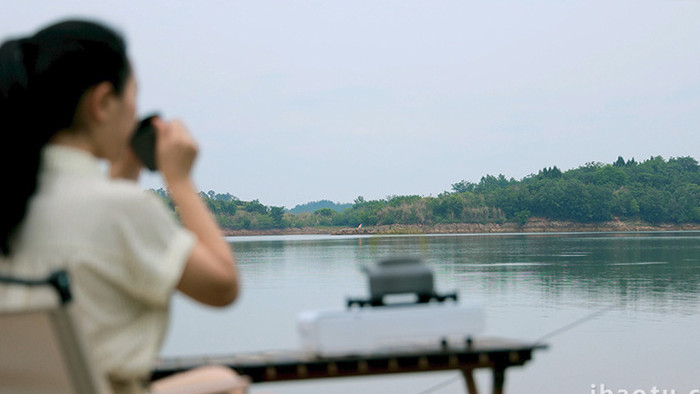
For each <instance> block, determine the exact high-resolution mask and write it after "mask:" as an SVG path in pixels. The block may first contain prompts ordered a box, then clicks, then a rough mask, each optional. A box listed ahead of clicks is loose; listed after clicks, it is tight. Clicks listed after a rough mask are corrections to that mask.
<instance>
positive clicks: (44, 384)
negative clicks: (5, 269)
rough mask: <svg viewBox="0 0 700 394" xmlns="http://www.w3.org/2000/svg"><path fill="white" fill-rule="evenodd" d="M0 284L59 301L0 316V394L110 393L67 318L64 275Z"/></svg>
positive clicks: (197, 388) (201, 392) (203, 388)
mask: <svg viewBox="0 0 700 394" xmlns="http://www.w3.org/2000/svg"><path fill="white" fill-rule="evenodd" d="M0 284H2V285H24V286H52V287H53V288H54V289H55V290H56V292H57V294H58V296H59V299H60V303H59V304H58V305H56V306H53V307H47V308H37V309H33V310H26V311H9V312H0V394H30V393H31V394H41V393H56V394H107V393H110V391H111V390H110V389H109V388H108V387H109V386H108V384H107V382H106V378H104V377H102V376H99V374H97V373H96V372H95V369H94V368H93V364H92V363H91V362H90V360H89V354H88V352H86V349H85V348H84V346H83V345H82V343H81V339H80V337H79V335H78V331H77V327H75V325H74V323H73V321H72V320H71V317H70V314H69V313H68V305H69V304H70V301H71V293H70V287H69V280H68V274H67V273H66V272H65V271H59V272H56V273H53V274H51V275H50V276H49V277H48V278H46V279H44V280H25V279H18V278H12V277H3V276H0ZM242 381H243V382H245V379H228V380H223V381H220V382H217V384H216V385H212V384H211V383H205V384H201V385H192V386H188V387H187V388H182V389H177V390H173V391H172V392H177V393H179V394H180V393H181V394H185V393H188V394H195V393H197V394H205V393H214V392H221V391H226V390H232V389H235V388H241V382H242ZM207 386H209V388H211V389H214V390H213V391H212V390H210V389H207ZM246 386H247V385H246Z"/></svg>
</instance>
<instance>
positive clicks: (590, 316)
mask: <svg viewBox="0 0 700 394" xmlns="http://www.w3.org/2000/svg"><path fill="white" fill-rule="evenodd" d="M613 307H614V305H612V304H610V305H608V306H605V307H603V308H600V309H598V310H595V311H593V312H591V313H589V314H587V315H586V316H584V317H582V318H580V319H578V320H575V321H573V322H571V323H568V324H566V325H564V326H562V327H559V328H557V329H555V330H553V331H550V332H548V333H546V334H544V335H542V336H541V337H539V338H537V339H536V340H535V346H538V345H543V341H544V340H545V339H549V338H552V337H555V336H557V335H560V334H563V333H565V332H567V331H570V330H572V329H574V328H576V327H578V326H580V325H581V324H583V323H586V322H588V321H589V320H593V319H595V318H596V317H598V316H601V315H603V314H605V313H606V312H608V311H609V310H611V309H612V308H613ZM461 377H462V376H461V375H459V374H458V375H456V376H453V377H451V378H449V379H446V380H444V381H442V382H440V383H438V384H436V385H434V386H431V387H429V388H428V389H426V390H423V391H421V392H419V393H418V394H430V393H434V392H435V391H437V390H439V389H441V388H443V387H445V386H447V385H449V384H452V383H454V382H455V381H457V380H459V379H460V378H461Z"/></svg>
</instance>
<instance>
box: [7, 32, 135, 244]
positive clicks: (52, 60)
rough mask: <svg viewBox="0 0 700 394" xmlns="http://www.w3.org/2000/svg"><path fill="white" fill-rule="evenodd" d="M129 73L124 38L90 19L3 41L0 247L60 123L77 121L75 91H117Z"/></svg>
mask: <svg viewBox="0 0 700 394" xmlns="http://www.w3.org/2000/svg"><path fill="white" fill-rule="evenodd" d="M130 74H131V68H130V65H129V61H128V58H127V55H126V44H125V42H124V40H123V38H122V37H121V36H120V35H119V34H117V33H116V32H114V31H113V30H111V29H109V28H107V27H105V26H103V25H100V24H97V23H94V22H88V21H66V22H61V23H57V24H54V25H51V26H49V27H47V28H45V29H43V30H41V31H39V32H38V33H36V34H35V35H34V36H31V37H28V38H20V39H14V40H8V41H5V42H4V43H2V45H1V46H0V174H1V178H0V182H2V185H3V190H4V193H3V195H4V196H3V197H4V202H3V203H2V216H1V217H0V253H2V254H3V255H6V256H7V255H9V254H10V252H11V250H10V248H11V237H12V235H13V233H14V232H15V229H16V228H17V227H18V226H19V224H20V223H21V221H22V219H23V218H24V215H25V212H26V210H27V203H28V201H29V198H30V197H31V196H32V195H33V194H34V191H35V190H36V185H37V174H38V171H39V167H40V159H41V151H42V149H43V147H44V145H46V143H47V142H48V141H49V140H50V139H51V137H52V136H53V135H54V134H55V133H56V132H57V131H59V130H62V129H66V128H70V127H71V126H72V125H73V124H74V118H75V112H76V108H77V106H78V102H79V101H80V98H81V97H82V96H83V94H84V93H85V91H87V90H88V89H89V88H91V87H93V86H95V85H97V84H99V83H102V82H104V81H107V82H110V83H111V84H112V85H113V86H114V89H115V91H116V92H117V94H120V93H121V92H122V91H123V89H124V86H125V85H126V81H127V80H128V78H129V75H130Z"/></svg>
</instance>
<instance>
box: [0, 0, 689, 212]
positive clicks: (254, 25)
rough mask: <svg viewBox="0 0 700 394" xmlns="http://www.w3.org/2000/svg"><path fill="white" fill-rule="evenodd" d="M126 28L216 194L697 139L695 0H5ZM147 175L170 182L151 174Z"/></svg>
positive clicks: (275, 197) (22, 21)
mask: <svg viewBox="0 0 700 394" xmlns="http://www.w3.org/2000/svg"><path fill="white" fill-rule="evenodd" d="M0 4H1V5H2V10H3V13H2V14H3V16H2V17H0V20H1V21H0V36H2V38H3V39H4V38H7V37H8V36H10V35H16V34H26V33H30V32H32V31H34V30H36V29H37V28H38V27H40V26H42V25H44V24H46V23H47V22H50V21H53V20H56V19H59V18H64V17H68V16H83V17H94V18H99V19H100V20H103V21H106V22H107V23H109V24H111V25H112V26H114V27H116V28H117V29H119V30H120V31H122V32H123V33H124V34H125V36H126V37H127V39H128V41H129V45H130V53H131V55H132V58H133V61H134V63H135V65H136V70H137V77H138V79H139V84H140V93H139V99H140V112H142V113H146V112H149V111H151V110H153V109H159V110H161V111H162V112H163V113H164V114H165V115H166V116H176V117H179V118H182V119H183V120H184V121H185V122H186V123H187V124H188V126H189V128H190V129H191V132H192V133H193V134H194V135H195V137H196V138H197V139H198V140H199V141H200V146H201V156H200V158H199V160H198V164H197V167H196V170H195V178H196V182H197V185H198V187H199V188H200V189H202V190H205V191H206V190H210V189H213V190H215V191H217V192H220V193H224V192H229V193H231V194H233V195H235V196H237V197H239V198H241V199H243V200H252V199H256V198H257V199H259V200H260V201H261V202H262V203H263V204H266V205H276V206H286V207H287V208H291V207H294V205H296V204H299V203H305V202H308V201H314V200H320V199H329V200H333V201H337V202H351V201H352V200H353V199H354V198H356V197H357V196H360V195H362V196H364V197H365V199H377V198H384V197H386V196H388V195H407V194H418V195H423V196H428V195H437V194H439V193H441V192H443V191H446V190H450V189H451V184H453V183H455V182H458V181H460V180H463V179H466V180H469V181H473V182H478V181H479V179H480V178H481V176H483V175H486V174H492V175H497V174H499V173H502V174H504V175H506V176H507V177H514V178H516V179H520V178H522V177H524V176H526V175H528V174H531V173H536V172H537V171H538V170H540V169H541V168H544V167H549V166H553V165H556V166H559V167H560V168H561V169H563V170H567V169H570V168H575V167H578V166H580V165H583V164H585V163H586V162H591V161H600V162H606V163H610V162H613V161H615V160H616V159H617V157H618V155H622V156H623V157H625V158H626V159H629V158H632V157H634V158H635V159H637V160H638V161H641V160H645V159H647V158H649V157H650V156H652V155H654V156H656V155H661V156H663V157H664V158H666V159H668V158H669V157H678V156H693V157H696V158H698V157H699V155H698V153H697V148H698V146H700V133H698V131H700V130H699V128H700V111H699V109H700V23H698V20H700V1H696V0H659V1H644V0H641V1H617V0H605V1H597V0H594V1H569V0H566V1H565V0H559V1H554V0H552V1H533V0H520V1H439V0H438V1H407V0H402V1H245V2H244V1H206V0H202V1H172V0H170V1H162V0H156V1H100V2H97V1H88V0H85V1H77V0H75V1H48V0H46V1H31V0H28V1H8V0H0ZM143 184H144V186H146V187H160V186H161V183H160V181H159V180H158V178H157V177H154V176H146V177H144V180H143Z"/></svg>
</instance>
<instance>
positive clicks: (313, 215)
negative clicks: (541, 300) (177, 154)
mask: <svg viewBox="0 0 700 394" xmlns="http://www.w3.org/2000/svg"><path fill="white" fill-rule="evenodd" d="M451 186H452V190H451V191H445V192H443V193H441V194H439V195H438V196H437V197H432V196H429V197H424V196H417V195H409V196H388V197H387V198H385V199H379V200H365V199H364V198H363V197H362V196H360V197H357V198H356V199H355V201H354V202H353V204H352V205H350V206H349V207H347V208H345V209H343V210H337V209H334V208H336V206H335V205H330V207H327V208H321V209H317V210H315V211H313V212H309V211H303V210H302V211H300V212H299V213H292V212H289V211H287V210H286V209H285V208H284V207H276V206H265V205H263V204H262V203H260V201H258V200H253V201H249V202H245V201H241V200H239V199H238V198H236V197H235V196H232V195H230V194H228V193H226V194H217V193H215V192H213V191H209V192H208V193H201V195H202V198H203V199H204V200H205V201H206V203H207V205H208V206H209V208H210V209H211V210H212V212H213V213H214V214H215V216H216V218H217V220H218V222H219V224H220V225H221V226H222V227H223V228H224V229H230V230H240V229H247V230H265V229H276V228H294V227H299V228H301V227H322V226H346V227H357V226H359V225H360V224H363V225H367V226H372V225H391V224H415V225H427V226H429V225H434V224H437V223H482V224H485V223H501V224H502V223H506V222H516V223H520V224H524V223H526V222H527V221H528V220H529V219H530V218H532V217H537V218H543V219H548V220H562V221H572V222H578V223H595V222H604V221H609V220H613V219H617V220H622V221H644V222H648V223H652V224H660V223H671V224H682V223H698V222H700V166H699V165H698V162H697V160H695V159H694V158H692V157H678V158H670V159H669V160H664V159H663V158H662V157H660V156H656V157H651V158H649V159H648V160H646V161H643V162H637V161H635V160H634V159H631V160H627V161H626V160H624V159H623V158H622V157H619V158H618V159H617V161H615V162H614V163H611V164H603V163H587V164H585V165H583V166H580V167H578V168H576V169H572V170H568V171H561V170H560V169H559V168H557V167H556V166H555V167H548V168H544V169H542V170H540V171H539V172H538V173H537V174H531V175H529V176H527V177H524V178H523V179H521V180H515V179H513V178H506V177H505V176H504V175H502V174H500V175H498V176H493V175H486V176H484V177H482V178H481V180H480V181H479V182H478V183H477V182H469V181H460V182H457V183H455V184H453V185H451ZM157 192H158V194H160V195H161V196H162V197H163V198H164V199H165V200H166V201H167V202H168V203H170V201H169V199H168V197H167V193H166V192H165V191H163V190H158V191H157ZM324 203H325V201H324ZM170 204H171V206H172V203H170ZM307 205H309V204H307ZM310 205H311V206H313V205H314V204H311V203H310ZM337 206H342V205H337Z"/></svg>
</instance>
